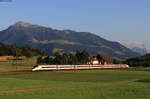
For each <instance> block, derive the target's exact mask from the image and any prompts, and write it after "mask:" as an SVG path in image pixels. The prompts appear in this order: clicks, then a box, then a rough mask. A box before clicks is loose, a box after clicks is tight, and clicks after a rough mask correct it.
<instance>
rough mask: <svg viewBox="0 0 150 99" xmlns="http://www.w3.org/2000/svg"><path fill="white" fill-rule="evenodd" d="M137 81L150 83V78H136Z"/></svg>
mask: <svg viewBox="0 0 150 99" xmlns="http://www.w3.org/2000/svg"><path fill="white" fill-rule="evenodd" d="M135 82H145V83H150V79H143V80H136V81H135Z"/></svg>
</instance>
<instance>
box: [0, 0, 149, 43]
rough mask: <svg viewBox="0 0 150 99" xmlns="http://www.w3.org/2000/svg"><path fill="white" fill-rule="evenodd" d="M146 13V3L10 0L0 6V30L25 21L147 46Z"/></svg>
mask: <svg viewBox="0 0 150 99" xmlns="http://www.w3.org/2000/svg"><path fill="white" fill-rule="evenodd" d="M149 12H150V0H13V2H0V30H3V29H6V28H7V27H8V26H9V25H12V24H14V23H16V22H18V21H25V22H29V23H34V24H40V25H44V26H47V27H52V28H56V29H72V30H76V31H88V32H92V33H95V34H98V35H99V36H102V37H105V38H106V39H109V40H114V41H140V42H145V43H147V44H149V43H150V39H149V37H150V13H149Z"/></svg>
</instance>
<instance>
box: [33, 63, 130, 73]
mask: <svg viewBox="0 0 150 99" xmlns="http://www.w3.org/2000/svg"><path fill="white" fill-rule="evenodd" d="M100 68H129V66H128V65H126V64H114V65H36V66H34V67H33V69H32V71H42V70H82V69H100Z"/></svg>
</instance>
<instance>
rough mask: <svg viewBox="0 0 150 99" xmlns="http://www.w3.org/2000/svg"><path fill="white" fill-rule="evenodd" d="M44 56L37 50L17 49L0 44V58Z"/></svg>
mask: <svg viewBox="0 0 150 99" xmlns="http://www.w3.org/2000/svg"><path fill="white" fill-rule="evenodd" d="M38 55H46V54H45V53H44V52H42V51H41V50H39V49H33V48H31V47H30V46H23V47H17V46H16V45H8V44H2V43H0V56H27V57H31V56H38Z"/></svg>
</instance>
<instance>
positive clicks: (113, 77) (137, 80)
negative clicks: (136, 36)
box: [0, 57, 150, 99]
mask: <svg viewBox="0 0 150 99" xmlns="http://www.w3.org/2000/svg"><path fill="white" fill-rule="evenodd" d="M35 64H36V57H32V58H30V59H26V58H24V59H23V60H20V61H17V63H15V62H14V61H12V60H8V61H3V62H0V99H150V71H148V70H146V69H144V70H142V69H138V70H136V69H129V70H128V69H126V70H81V71H80V70H79V71H77V70H75V71H51V72H23V73H20V74H15V73H12V71H17V72H19V71H24V70H31V68H32V66H33V65H35ZM145 70H146V71H145ZM10 71H11V72H10ZM9 72H10V73H9ZM5 73H6V74H5Z"/></svg>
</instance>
